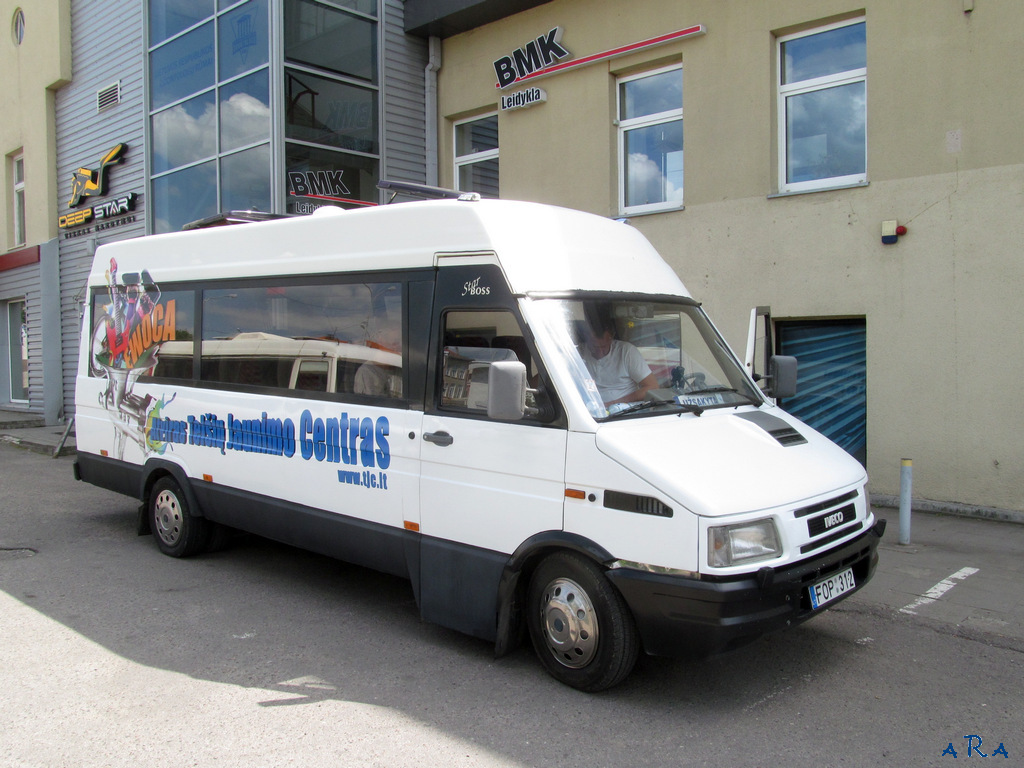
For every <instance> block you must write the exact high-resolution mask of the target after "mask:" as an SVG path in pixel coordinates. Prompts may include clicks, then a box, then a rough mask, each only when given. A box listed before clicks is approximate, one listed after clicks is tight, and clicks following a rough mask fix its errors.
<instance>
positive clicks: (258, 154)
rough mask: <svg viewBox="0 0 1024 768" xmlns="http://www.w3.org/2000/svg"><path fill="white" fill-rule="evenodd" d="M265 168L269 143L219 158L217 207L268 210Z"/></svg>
mask: <svg viewBox="0 0 1024 768" xmlns="http://www.w3.org/2000/svg"><path fill="white" fill-rule="evenodd" d="M269 168H270V145H269V144H264V145H262V146H259V147H253V148H252V149H247V150H245V151H244V152H236V153H235V154H233V155H227V156H225V157H224V158H222V159H221V161H220V186H221V193H220V207H221V208H222V209H223V210H225V211H269V210H270V174H269V173H268V170H269Z"/></svg>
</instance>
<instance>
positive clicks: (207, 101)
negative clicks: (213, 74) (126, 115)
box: [150, 91, 217, 173]
mask: <svg viewBox="0 0 1024 768" xmlns="http://www.w3.org/2000/svg"><path fill="white" fill-rule="evenodd" d="M216 130H217V112H216V107H215V105H214V93H213V91H209V92H208V93H204V94H202V95H200V96H196V97H195V98H194V99H189V100H188V101H183V102H181V103H180V104H175V105H174V106H173V107H170V108H169V109H165V110H164V111H162V112H157V113H156V114H155V115H153V131H152V137H151V150H150V151H151V153H152V171H153V173H163V172H164V171H169V170H170V169H171V168H177V167H178V166H181V165H188V164H189V163H194V162H197V161H199V160H204V159H206V158H208V157H213V156H214V155H215V154H217V133H216Z"/></svg>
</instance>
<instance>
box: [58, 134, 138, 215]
mask: <svg viewBox="0 0 1024 768" xmlns="http://www.w3.org/2000/svg"><path fill="white" fill-rule="evenodd" d="M127 149H128V145H127V144H118V145H117V146H116V147H114V148H113V149H112V150H110V151H109V152H107V154H105V155H104V156H103V159H102V160H100V167H99V168H97V169H96V170H93V169H92V168H79V169H78V170H77V171H75V172H74V173H73V174H71V199H70V200H68V208H77V207H78V206H79V205H80V204H81V202H82V198H83V197H92V196H94V195H105V194H107V168H109V167H110V166H111V165H113V164H114V163H119V162H121V159H122V158H123V156H124V153H125V152H126V151H127Z"/></svg>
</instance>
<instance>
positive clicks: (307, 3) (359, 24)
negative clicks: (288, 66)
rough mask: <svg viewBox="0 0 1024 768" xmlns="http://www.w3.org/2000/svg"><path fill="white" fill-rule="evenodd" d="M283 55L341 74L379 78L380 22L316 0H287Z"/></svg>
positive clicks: (364, 78)
mask: <svg viewBox="0 0 1024 768" xmlns="http://www.w3.org/2000/svg"><path fill="white" fill-rule="evenodd" d="M284 57H285V60H286V61H291V62H295V63H297V64H308V65H309V66H311V67H317V68H318V69H326V70H330V71H331V72H336V73H337V74H339V75H348V76H349V77H357V78H360V79H362V80H367V81H369V82H376V81H377V25H376V24H374V23H373V22H372V21H370V20H368V19H363V18H360V17H358V16H353V15H352V14H350V13H345V12H344V11H341V10H338V9H336V8H332V7H330V6H328V5H325V4H324V3H317V2H313V0H286V2H285V8H284Z"/></svg>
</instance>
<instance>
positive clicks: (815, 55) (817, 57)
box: [782, 22, 867, 85]
mask: <svg viewBox="0 0 1024 768" xmlns="http://www.w3.org/2000/svg"><path fill="white" fill-rule="evenodd" d="M866 66H867V44H866V37H865V26H864V22H861V23H860V24H851V25H850V26H848V27H839V28H838V29H830V30H828V31H827V32H819V33H818V34H816V35H807V36H806V37H798V38H796V39H795V40H789V41H787V42H785V43H783V44H782V83H783V85H785V84H787V83H797V82H800V81H801V80H811V79H813V78H816V77H825V76H826V75H834V74H836V73H838V72H848V71H849V70H851V69H861V68H863V67H866Z"/></svg>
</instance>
